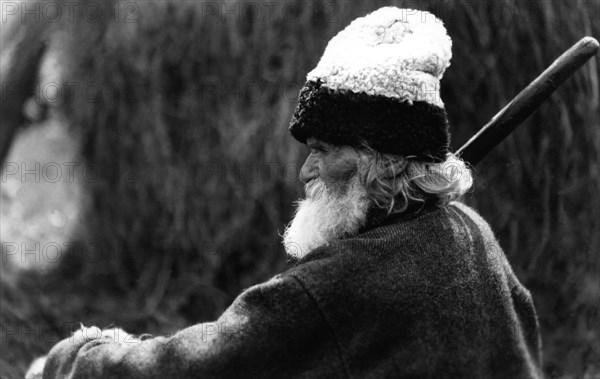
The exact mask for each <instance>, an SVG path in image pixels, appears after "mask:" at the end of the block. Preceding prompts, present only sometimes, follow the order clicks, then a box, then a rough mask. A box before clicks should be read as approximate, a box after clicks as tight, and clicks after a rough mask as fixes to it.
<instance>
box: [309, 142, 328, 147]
mask: <svg viewBox="0 0 600 379" xmlns="http://www.w3.org/2000/svg"><path fill="white" fill-rule="evenodd" d="M306 145H307V146H308V147H329V144H328V143H325V142H323V141H311V142H308V143H307V144H306Z"/></svg>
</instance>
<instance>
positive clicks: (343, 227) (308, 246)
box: [283, 175, 370, 259]
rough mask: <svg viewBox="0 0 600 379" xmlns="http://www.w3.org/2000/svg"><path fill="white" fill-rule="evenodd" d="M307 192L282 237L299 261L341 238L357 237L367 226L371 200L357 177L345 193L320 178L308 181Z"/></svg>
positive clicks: (287, 251)
mask: <svg viewBox="0 0 600 379" xmlns="http://www.w3.org/2000/svg"><path fill="white" fill-rule="evenodd" d="M304 191H305V193H306V199H303V200H300V201H299V202H298V208H297V209H296V213H295V214H294V218H293V220H292V221H291V222H290V224H289V225H288V226H287V227H286V229H285V232H284V234H283V244H284V247H285V251H286V253H287V254H288V255H290V256H292V257H294V258H298V259H300V258H302V257H304V256H305V255H306V254H308V253H309V252H311V251H312V250H314V249H316V248H317V247H319V246H322V245H325V244H327V243H329V242H331V241H333V240H336V239H339V238H340V237H342V236H354V235H356V234H357V233H358V231H359V230H360V228H361V227H362V226H364V224H365V222H366V219H367V210H368V208H369V204H370V201H369V197H368V194H367V191H366V189H365V188H364V187H363V186H362V185H361V183H360V181H359V180H358V176H357V175H354V176H353V177H352V179H350V181H349V182H348V185H347V187H346V190H345V191H343V192H340V191H336V190H332V189H329V188H327V187H326V186H325V183H324V182H323V181H322V180H321V179H314V180H311V181H310V182H308V183H307V184H306V186H305V187H304Z"/></svg>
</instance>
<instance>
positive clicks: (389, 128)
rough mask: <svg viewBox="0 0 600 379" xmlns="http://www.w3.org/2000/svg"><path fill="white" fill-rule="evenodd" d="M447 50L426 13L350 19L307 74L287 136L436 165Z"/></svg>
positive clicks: (442, 142)
mask: <svg viewBox="0 0 600 379" xmlns="http://www.w3.org/2000/svg"><path fill="white" fill-rule="evenodd" d="M451 47H452V41H451V39H450V37H449V36H448V34H447V33H446V29H445V28H444V25H443V24H442V22H441V21H440V20H439V19H438V18H436V17H435V16H434V15H432V14H431V13H429V12H425V11H417V10H412V9H399V8H395V7H385V8H381V9H378V10H377V11H375V12H373V13H371V14H369V15H367V16H365V17H361V18H358V19H356V20H354V21H353V22H352V23H351V24H350V25H348V27H346V28H345V29H344V30H342V31H341V32H339V33H338V34H337V35H336V36H335V37H334V38H333V39H331V41H329V43H328V45H327V48H326V49H325V53H324V54H323V57H322V58H321V60H320V61H319V63H318V65H317V67H315V69H314V70H312V71H311V72H309V73H308V75H307V81H306V84H305V85H304V87H303V88H302V90H301V91H300V96H299V101H298V105H297V107H296V110H295V111H294V116H293V118H292V121H291V124H290V131H291V133H292V135H293V136H294V137H295V138H296V139H297V140H298V141H300V142H302V143H306V140H307V139H308V138H310V137H313V138H316V139H318V140H321V141H324V142H328V143H331V144H333V145H350V146H355V147H358V146H359V145H361V143H362V142H367V143H368V144H369V145H370V146H371V147H372V148H374V149H375V150H377V151H379V152H381V153H387V154H397V155H403V156H417V157H418V158H420V159H422V160H424V161H440V160H443V159H444V158H445V156H446V153H447V152H448V146H449V142H450V135H449V132H448V119H447V116H446V111H445V110H444V103H443V102H442V99H441V98H440V79H441V78H442V75H443V74H444V71H445V70H446V68H447V67H448V66H449V65H450V58H451V57H452V51H451Z"/></svg>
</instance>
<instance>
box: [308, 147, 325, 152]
mask: <svg viewBox="0 0 600 379" xmlns="http://www.w3.org/2000/svg"><path fill="white" fill-rule="evenodd" d="M325 151H326V150H325V148H323V147H322V146H313V147H311V148H310V152H311V153H312V154H317V153H324V152H325Z"/></svg>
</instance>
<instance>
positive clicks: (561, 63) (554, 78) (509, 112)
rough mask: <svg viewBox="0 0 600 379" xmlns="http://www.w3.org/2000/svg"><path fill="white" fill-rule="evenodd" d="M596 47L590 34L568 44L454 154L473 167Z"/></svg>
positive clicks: (591, 55)
mask: <svg viewBox="0 0 600 379" xmlns="http://www.w3.org/2000/svg"><path fill="white" fill-rule="evenodd" d="M598 46H599V45H598V41H596V40H595V39H594V38H592V37H584V38H582V39H581V40H580V41H579V42H577V43H576V44H575V45H573V46H571V48H570V49H569V50H567V51H565V52H564V53H563V54H562V55H561V56H560V57H558V59H556V60H555V61H554V63H552V64H551V65H550V67H548V68H547V69H546V70H545V71H544V72H542V74H541V75H540V76H538V77H537V78H536V79H535V80H534V81H533V82H531V83H530V84H529V85H528V86H527V87H525V89H524V90H522V91H521V92H520V93H519V94H518V95H517V96H516V97H515V98H514V99H513V100H512V101H511V102H510V103H508V104H507V105H506V106H505V107H504V108H502V110H501V111H500V112H498V114H496V115H495V116H494V117H493V118H492V119H491V120H490V121H489V122H488V123H487V124H485V125H484V126H483V128H481V130H480V131H479V132H478V133H477V134H475V135H474V136H473V137H471V139H470V140H469V141H468V142H467V143H465V144H464V145H463V146H462V147H461V148H460V149H458V151H457V152H456V155H458V156H459V157H461V158H462V159H463V160H464V161H465V162H468V163H470V164H471V165H473V166H475V165H476V164H477V163H478V162H479V161H481V160H482V159H483V158H484V157H485V156H486V155H487V153H489V152H490V151H491V150H492V149H493V148H494V147H495V146H496V145H498V144H499V143H500V142H502V141H503V140H504V139H505V138H506V137H508V135H509V134H510V133H512V132H513V130H515V128H516V127H517V126H519V124H520V123H522V122H523V121H525V119H527V117H529V116H530V115H531V114H532V113H533V112H534V111H535V110H536V109H537V108H538V107H539V106H540V105H541V104H542V103H543V102H544V101H545V100H546V99H547V98H548V97H550V95H552V93H553V92H554V91H555V90H556V89H557V88H558V86H560V85H561V84H562V83H563V82H564V81H565V80H566V79H567V78H569V77H570V76H571V75H573V74H574V73H575V71H577V70H578V69H579V68H580V67H581V66H582V65H583V64H584V63H585V62H587V61H588V59H590V58H591V57H593V56H594V55H595V54H596V53H597V51H598Z"/></svg>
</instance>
